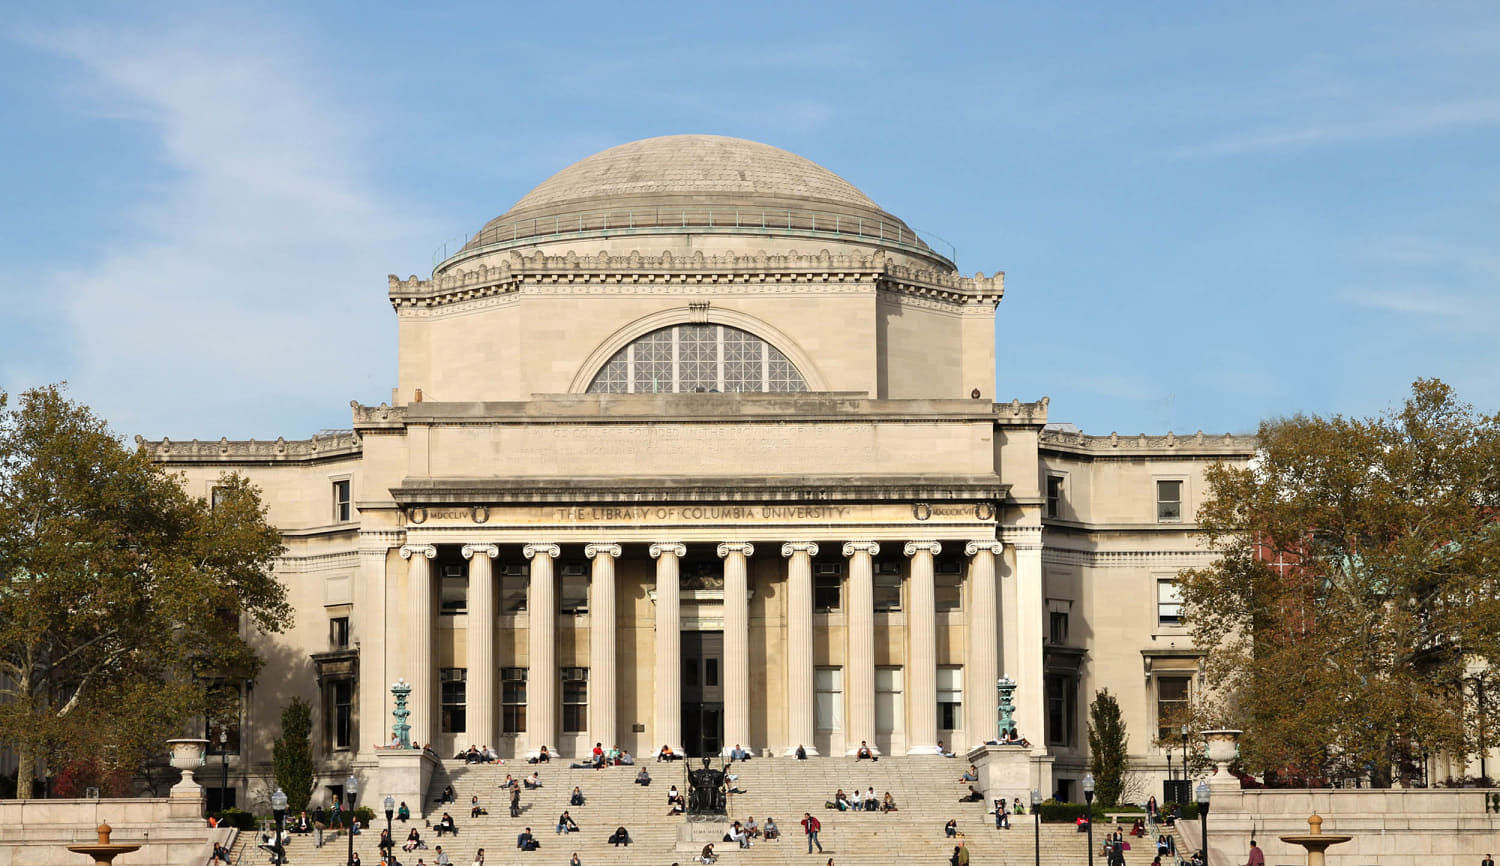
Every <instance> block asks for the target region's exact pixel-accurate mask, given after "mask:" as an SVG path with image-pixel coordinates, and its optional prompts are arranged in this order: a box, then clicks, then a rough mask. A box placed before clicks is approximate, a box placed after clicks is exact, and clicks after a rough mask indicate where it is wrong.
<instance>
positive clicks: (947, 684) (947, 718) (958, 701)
mask: <svg viewBox="0 0 1500 866" xmlns="http://www.w3.org/2000/svg"><path fill="white" fill-rule="evenodd" d="M937 701H938V703H937V714H938V729H939V730H943V731H954V730H958V729H959V728H962V727H963V726H964V669H963V668H962V667H960V666H958V665H939V666H938V669H937Z"/></svg>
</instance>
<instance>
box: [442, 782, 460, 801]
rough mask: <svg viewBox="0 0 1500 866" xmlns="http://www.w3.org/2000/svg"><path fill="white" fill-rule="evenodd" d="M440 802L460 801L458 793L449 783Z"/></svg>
mask: <svg viewBox="0 0 1500 866" xmlns="http://www.w3.org/2000/svg"><path fill="white" fill-rule="evenodd" d="M439 802H442V803H456V802H458V795H457V794H455V793H454V792H453V786H452V785H449V786H447V787H446V788H444V789H443V796H442V798H441V800H440V801H439Z"/></svg>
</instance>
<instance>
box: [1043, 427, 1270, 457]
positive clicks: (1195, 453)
mask: <svg viewBox="0 0 1500 866" xmlns="http://www.w3.org/2000/svg"><path fill="white" fill-rule="evenodd" d="M1258 444H1259V443H1258V440H1257V439H1256V437H1254V436H1236V435H1234V434H1232V433H1225V434H1224V435H1223V436H1205V435H1204V434H1203V431H1202V430H1199V431H1198V432H1197V433H1194V434H1193V435H1192V436H1183V437H1178V436H1177V435H1176V434H1174V433H1170V432H1169V433H1167V435H1165V436H1147V435H1146V434H1144V433H1141V434H1138V435H1135V436H1121V435H1120V434H1118V433H1111V434H1109V435H1108V436H1089V435H1087V434H1084V433H1081V432H1072V431H1067V430H1043V431H1042V432H1041V434H1040V436H1039V437H1038V446H1039V447H1040V448H1041V450H1043V451H1059V452H1062V453H1066V454H1078V455H1082V456H1088V457H1109V456H1113V455H1119V454H1126V455H1129V456H1132V457H1137V456H1148V455H1149V456H1172V457H1214V458H1240V459H1244V458H1246V457H1249V456H1250V455H1251V454H1253V453H1254V452H1255V449H1256V448H1257V447H1258Z"/></svg>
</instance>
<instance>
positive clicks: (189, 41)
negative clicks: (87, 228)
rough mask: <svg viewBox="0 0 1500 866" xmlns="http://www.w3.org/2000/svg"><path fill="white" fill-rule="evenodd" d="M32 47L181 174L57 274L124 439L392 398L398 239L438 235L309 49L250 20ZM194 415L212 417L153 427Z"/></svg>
mask: <svg viewBox="0 0 1500 866" xmlns="http://www.w3.org/2000/svg"><path fill="white" fill-rule="evenodd" d="M229 31H232V32H229ZM30 40H31V41H32V43H33V44H34V45H35V46H36V47H38V48H41V49H43V50H46V51H50V52H52V53H55V54H56V55H58V56H61V57H64V58H67V59H70V60H72V61H75V62H76V63H77V64H78V65H79V67H80V68H81V70H82V71H83V73H84V75H83V80H82V82H81V83H80V84H79V85H77V86H78V88H79V89H80V92H79V94H75V95H82V96H84V97H85V98H86V99H87V100H88V103H89V104H90V105H92V107H93V110H95V111H96V112H98V113H100V114H106V115H109V116H116V117H119V118H120V119H121V120H122V122H130V123H135V124H139V125H141V126H143V127H144V128H146V129H148V130H150V131H151V133H152V134H153V135H154V136H155V140H156V143H157V145H158V146H159V158H160V160H161V161H162V163H163V164H164V165H165V166H166V167H167V168H168V169H170V171H169V172H168V178H169V179H168V180H166V181H164V182H163V183H161V184H160V185H158V186H157V187H155V188H154V195H153V196H152V198H151V199H150V200H149V201H143V202H140V203H139V206H138V207H137V208H136V209H135V211H134V213H132V214H130V215H129V217H130V221H129V224H128V225H122V226H121V227H120V232H119V235H120V239H118V240H115V241H114V242H112V243H110V244H108V245H107V249H108V250H109V252H108V253H106V254H105V255H104V256H103V257H102V258H100V259H98V260H97V261H91V262H86V263H82V264H76V265H74V266H72V267H68V268H66V269H63V270H59V271H58V272H56V273H55V274H54V275H53V277H52V279H51V281H50V285H49V286H48V287H47V289H48V291H50V292H51V293H52V294H53V297H55V298H56V299H57V300H58V303H59V306H60V307H61V308H62V309H63V311H64V313H63V315H64V316H65V318H66V321H67V323H68V326H69V327H70V328H71V330H72V334H71V335H70V342H71V343H72V344H73V346H74V353H75V354H74V357H73V358H72V360H71V362H70V364H69V367H70V369H68V370H66V371H64V373H65V375H66V376H67V378H69V379H70V380H71V381H72V383H73V386H74V393H75V395H76V396H78V397H79V398H80V399H82V400H84V401H86V402H89V403H91V404H93V405H94V406H95V407H96V408H97V409H99V410H100V411H101V412H102V414H104V415H105V416H106V417H108V418H110V419H111V420H112V421H113V422H114V423H115V425H116V426H117V428H119V429H121V430H123V431H126V432H136V431H140V432H144V433H146V434H148V435H160V434H170V435H173V436H188V435H199V436H215V437H216V436H217V435H219V434H220V433H227V434H229V435H231V436H234V435H258V436H268V435H273V434H274V433H276V432H284V433H285V434H286V435H288V436H293V435H305V434H306V433H307V432H310V431H306V430H285V431H277V430H274V429H266V426H265V425H264V424H263V423H262V422H260V421H259V420H258V418H259V416H260V415H261V414H262V413H263V412H264V411H265V410H266V409H268V408H269V407H273V406H274V407H276V409H277V411H278V412H279V413H280V414H281V415H282V417H286V416H287V415H288V414H290V415H292V416H293V417H304V418H308V419H312V418H318V419H319V420H320V421H324V422H327V423H333V424H338V423H341V422H342V421H343V417H342V412H340V411H339V410H338V408H337V407H339V406H341V405H345V402H346V401H347V400H348V399H350V398H351V397H359V398H362V399H371V398H378V397H380V396H381V390H380V389H381V388H383V387H389V385H390V384H392V379H393V378H394V377H393V376H392V375H391V373H392V371H391V366H392V364H391V358H392V355H393V353H392V352H391V347H392V345H393V343H394V340H393V333H394V322H393V320H392V319H391V315H390V310H389V307H387V306H386V305H385V304H384V303H383V302H382V295H383V293H384V284H385V281H384V274H385V271H386V270H388V269H393V268H395V267H399V266H400V264H401V262H400V261H399V260H393V258H392V255H391V250H392V248H393V247H401V246H410V244H411V243H412V241H411V239H412V238H413V236H414V235H415V234H416V233H422V234H428V233H429V232H430V231H431V230H430V229H428V228H426V227H424V226H420V225H419V224H418V223H417V221H416V220H413V219H411V218H409V217H408V216H406V215H405V214H404V213H403V212H402V210H401V209H400V208H399V207H397V206H396V205H395V204H394V203H392V202H389V201H385V200H383V199H382V198H381V196H380V195H379V194H378V193H377V192H375V191H373V189H372V186H371V184H369V183H368V182H366V181H365V180H364V179H363V178H362V167H363V165H364V163H365V160H364V159H363V158H362V154H363V153H364V152H365V148H366V147H367V146H368V144H367V142H368V137H369V135H368V131H367V130H363V129H361V127H360V125H359V123H358V122H357V118H356V116H354V115H353V114H352V112H350V111H346V110H343V100H342V98H340V99H335V98H334V97H333V96H332V94H327V93H323V92H320V90H319V86H318V82H319V81H320V76H319V74H318V70H317V69H316V68H313V67H312V66H310V64H309V63H308V62H307V61H306V60H305V59H304V58H302V57H299V56H297V55H296V53H295V50H294V49H289V48H288V46H289V45H293V44H294V42H293V41H292V40H289V39H287V38H285V34H284V33H283V34H276V35H274V36H273V35H272V34H270V33H256V32H254V28H253V27H251V28H247V27H245V26H244V24H243V22H235V23H234V24H233V25H225V24H222V23H221V24H220V25H219V26H218V27H217V28H216V27H215V26H214V25H213V24H212V23H209V24H207V25H205V24H204V23H203V22H199V23H197V24H182V25H178V26H173V27H165V28H164V27H159V26H157V27H151V28H147V27H140V28H139V29H113V28H111V29H106V28H103V27H88V28H72V29H64V30H57V31H52V32H47V33H41V34H32V35H31V37H30ZM428 236H431V235H430V234H429V235H428ZM127 371H128V373H129V375H122V373H124V372H127ZM298 404H305V405H302V406H299V405H298ZM299 408H300V409H301V410H302V411H301V412H300V413H299V412H298V411H297V410H298V409H299ZM288 409H291V410H292V411H291V412H290V413H288V412H287V410H288ZM184 417H189V418H193V419H195V421H194V423H196V424H201V425H202V427H201V428H200V429H195V430H180V429H169V430H163V429H157V428H158V427H159V426H160V424H161V421H160V419H163V418H184ZM309 423H312V422H311V420H309Z"/></svg>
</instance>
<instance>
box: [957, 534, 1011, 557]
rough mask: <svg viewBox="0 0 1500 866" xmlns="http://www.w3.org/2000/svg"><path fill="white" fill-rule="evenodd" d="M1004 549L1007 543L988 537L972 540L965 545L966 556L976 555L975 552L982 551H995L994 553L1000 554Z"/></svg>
mask: <svg viewBox="0 0 1500 866" xmlns="http://www.w3.org/2000/svg"><path fill="white" fill-rule="evenodd" d="M1004 551H1005V545H1003V544H1001V543H1000V542H998V541H992V540H990V539H988V538H985V539H979V540H976V541H971V542H969V543H968V544H965V545H964V556H974V555H975V554H977V553H980V552H984V553H993V554H994V555H996V556H999V555H1000V554H1001V553H1002V552H1004Z"/></svg>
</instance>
